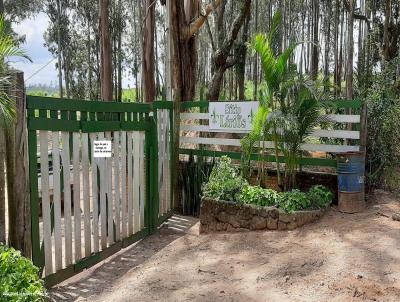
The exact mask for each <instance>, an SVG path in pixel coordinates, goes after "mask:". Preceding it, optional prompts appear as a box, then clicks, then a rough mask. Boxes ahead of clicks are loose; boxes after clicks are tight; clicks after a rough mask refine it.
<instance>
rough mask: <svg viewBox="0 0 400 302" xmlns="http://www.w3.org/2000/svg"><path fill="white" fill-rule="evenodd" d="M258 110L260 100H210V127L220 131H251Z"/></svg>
mask: <svg viewBox="0 0 400 302" xmlns="http://www.w3.org/2000/svg"><path fill="white" fill-rule="evenodd" d="M257 111H258V102H210V103H209V107H208V112H209V128H210V130H214V131H218V132H232V133H247V132H250V131H251V127H252V123H253V118H254V117H255V116H256V114H257Z"/></svg>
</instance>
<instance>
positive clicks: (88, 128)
mask: <svg viewBox="0 0 400 302" xmlns="http://www.w3.org/2000/svg"><path fill="white" fill-rule="evenodd" d="M81 129H82V132H85V133H90V132H106V131H118V130H120V129H121V123H120V122H114V121H100V122H98V121H96V122H90V121H89V122H84V121H82V122H81Z"/></svg>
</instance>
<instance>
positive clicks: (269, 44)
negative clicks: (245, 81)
mask: <svg viewBox="0 0 400 302" xmlns="http://www.w3.org/2000/svg"><path fill="white" fill-rule="evenodd" d="M281 25H282V15H281V13H280V12H279V11H277V12H276V13H275V14H274V16H273V19H272V25H271V31H270V32H269V34H268V35H267V34H265V33H262V34H257V35H256V36H255V37H254V39H253V41H252V42H251V43H250V44H249V47H250V49H251V50H252V52H253V55H254V54H255V53H257V54H258V55H259V57H260V60H261V67H262V69H263V72H264V82H263V85H262V86H261V98H260V108H259V112H258V113H257V116H256V118H255V120H254V125H253V130H252V131H251V132H250V134H249V135H248V136H247V137H246V138H245V139H244V140H243V143H242V146H243V150H244V156H243V157H244V159H245V160H247V161H249V157H250V155H249V152H253V148H254V145H255V144H256V142H257V141H261V145H259V146H258V147H259V148H260V149H261V152H260V156H261V163H262V164H261V168H260V170H259V175H260V173H261V179H262V177H264V176H265V171H264V163H265V161H264V159H265V154H266V149H267V146H265V145H264V141H265V138H266V137H267V135H268V133H269V132H270V131H271V130H272V139H273V141H274V153H275V161H276V164H277V174H278V182H279V184H282V180H281V172H280V165H279V147H278V139H279V137H278V135H277V128H276V125H275V124H274V123H270V122H269V120H268V115H269V113H270V112H271V111H272V110H274V109H276V108H278V107H284V103H283V102H282V101H283V97H282V94H281V92H282V88H283V87H284V83H285V82H286V81H287V80H288V79H289V78H290V77H291V74H292V72H293V69H292V68H291V67H290V62H289V61H290V58H291V56H292V54H293V52H294V50H295V48H296V46H297V45H298V43H292V44H291V45H290V46H289V47H288V48H287V49H285V50H283V52H282V53H281V54H278V53H277V51H276V49H275V48H274V44H275V43H274V41H275V40H276V36H277V34H278V28H279V26H281Z"/></svg>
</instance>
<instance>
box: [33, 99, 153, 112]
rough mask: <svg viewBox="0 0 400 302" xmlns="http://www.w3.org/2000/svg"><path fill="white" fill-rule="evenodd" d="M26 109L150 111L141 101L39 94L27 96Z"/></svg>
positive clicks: (149, 107) (147, 105)
mask: <svg viewBox="0 0 400 302" xmlns="http://www.w3.org/2000/svg"><path fill="white" fill-rule="evenodd" d="M27 108H28V109H46V110H67V111H87V112H150V111H151V105H150V104H143V103H120V102H103V101H86V100H73V99H60V98H51V97H41V96H27Z"/></svg>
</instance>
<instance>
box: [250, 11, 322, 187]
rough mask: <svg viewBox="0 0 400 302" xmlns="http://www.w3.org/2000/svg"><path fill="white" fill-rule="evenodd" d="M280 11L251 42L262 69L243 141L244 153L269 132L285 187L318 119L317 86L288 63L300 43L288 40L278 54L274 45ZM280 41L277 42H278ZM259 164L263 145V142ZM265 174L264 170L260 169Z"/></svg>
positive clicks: (292, 181)
mask: <svg viewBox="0 0 400 302" xmlns="http://www.w3.org/2000/svg"><path fill="white" fill-rule="evenodd" d="M281 19H282V17H281V14H280V12H279V11H278V12H276V13H275V15H274V17H273V20H272V26H271V31H270V33H269V34H268V35H266V34H265V33H264V34H258V35H256V36H255V38H254V39H253V41H252V43H251V44H250V46H251V49H252V50H253V52H256V53H257V54H258V55H259V56H260V59H261V66H262V69H263V72H264V82H263V86H262V94H261V95H262V97H261V99H260V110H259V112H258V114H257V117H256V119H255V121H254V124H253V130H252V132H251V133H250V134H249V135H248V136H247V137H246V138H245V139H244V140H243V142H244V143H243V146H244V147H245V148H244V149H245V150H246V152H248V150H250V149H251V147H252V146H253V145H254V143H255V142H256V141H262V142H264V141H265V139H266V137H267V136H268V135H269V134H271V136H272V140H273V142H274V153H275V154H274V155H275V161H276V166H277V176H278V184H279V186H281V187H282V188H283V189H284V190H291V189H292V188H293V187H294V186H295V179H296V170H297V167H298V164H299V157H300V156H301V144H302V143H303V142H304V140H305V139H306V138H307V137H308V136H309V135H310V134H311V132H312V131H313V129H314V127H315V126H316V125H317V124H318V122H319V120H320V116H321V113H320V103H319V101H318V99H319V95H318V89H317V85H316V83H315V82H314V81H312V80H310V79H307V78H304V77H302V76H300V75H298V73H297V67H296V65H295V64H291V63H290V59H291V57H292V55H293V52H294V50H295V49H296V47H297V46H298V45H299V44H300V43H297V42H296V43H291V44H290V45H289V47H288V48H287V49H284V50H283V52H282V53H281V54H277V50H276V48H277V47H274V44H276V43H275V42H276V41H277V40H279V39H277V30H278V28H279V26H280V25H281ZM277 42H278V43H280V42H279V41H277ZM261 149H262V165H264V162H263V159H264V153H265V146H264V144H262V146H261ZM280 152H282V153H283V155H284V157H285V171H284V172H285V173H284V176H285V177H284V181H282V176H281V171H280V164H279V153H280ZM261 172H262V173H264V169H263V168H262V169H261Z"/></svg>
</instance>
